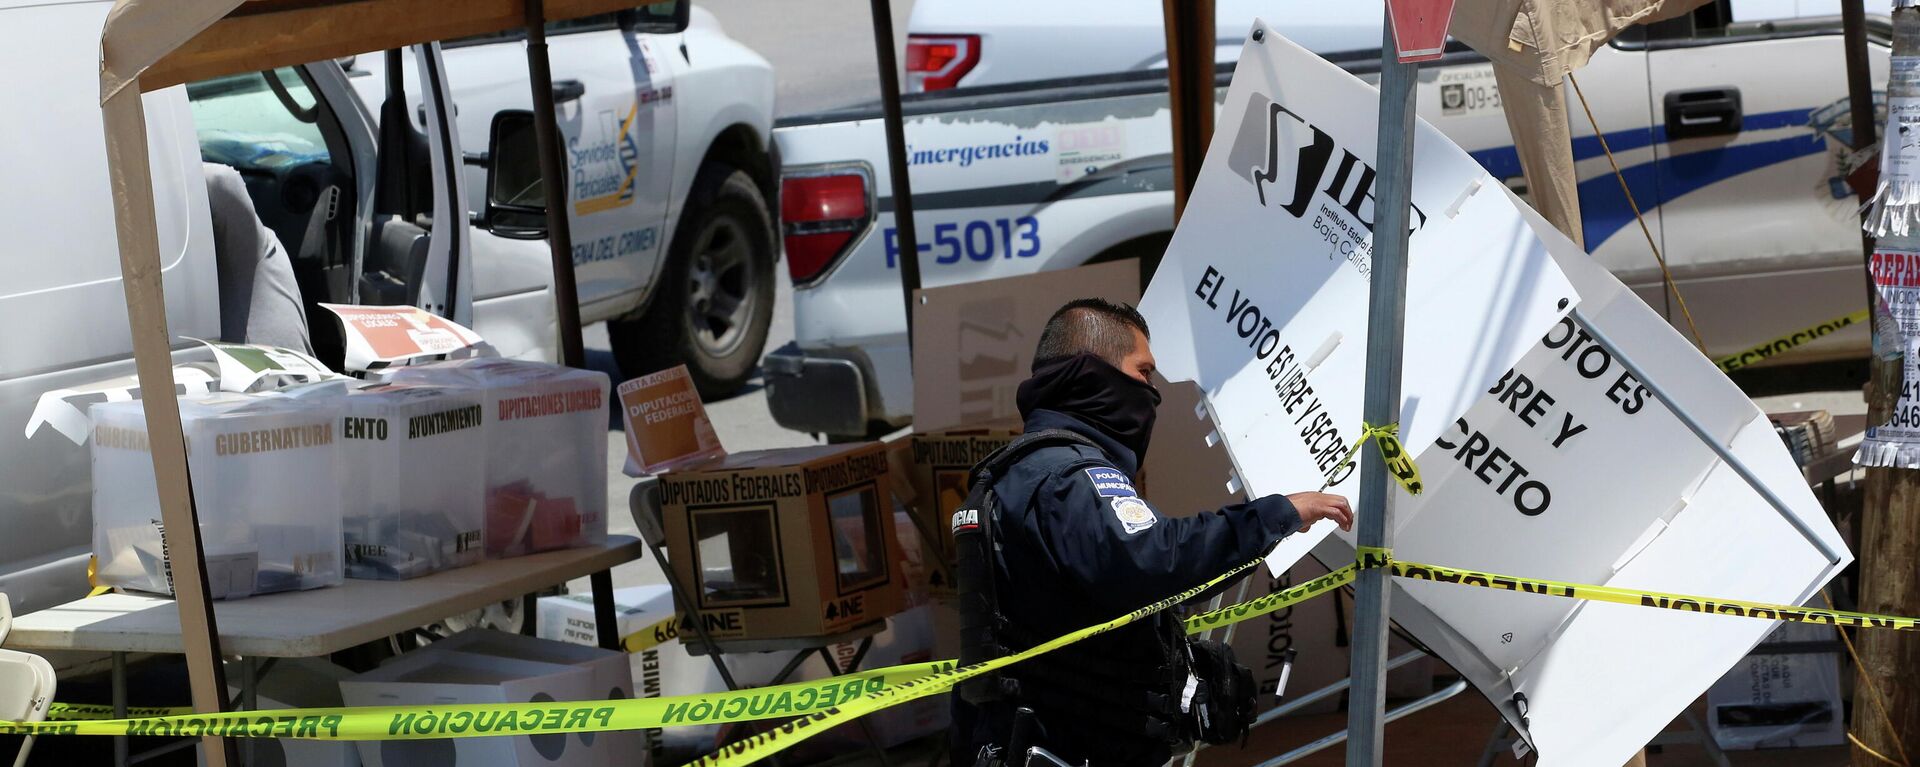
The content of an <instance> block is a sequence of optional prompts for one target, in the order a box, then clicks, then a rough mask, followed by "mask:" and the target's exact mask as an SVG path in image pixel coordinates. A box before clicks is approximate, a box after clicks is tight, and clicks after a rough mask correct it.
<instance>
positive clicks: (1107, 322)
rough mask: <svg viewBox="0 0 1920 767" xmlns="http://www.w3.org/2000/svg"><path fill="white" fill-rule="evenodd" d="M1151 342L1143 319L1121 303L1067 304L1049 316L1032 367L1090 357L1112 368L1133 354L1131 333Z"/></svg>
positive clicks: (1100, 300)
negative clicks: (1053, 361) (1075, 357)
mask: <svg viewBox="0 0 1920 767" xmlns="http://www.w3.org/2000/svg"><path fill="white" fill-rule="evenodd" d="M1135 330H1138V331H1140V335H1143V336H1146V337H1148V338H1152V337H1153V334H1152V333H1151V332H1149V331H1148V330H1147V319H1146V318H1145V317H1142V316H1140V312H1139V310H1137V309H1134V308H1133V307H1131V306H1128V305H1126V304H1124V303H1116V302H1113V301H1108V300H1106V299H1103V298H1081V299H1075V300H1073V301H1068V302H1067V305H1066V306H1062V307H1060V310H1059V311H1057V312H1054V313H1053V317H1052V318H1051V319H1049V320H1047V328H1046V329H1045V330H1042V331H1040V344H1039V345H1038V346H1036V347H1034V350H1033V364H1035V365H1041V364H1045V363H1047V362H1049V361H1052V360H1056V359H1059V358H1061V357H1071V356H1073V355H1075V354H1093V355H1094V356H1097V357H1099V358H1100V359H1103V360H1106V361H1107V362H1109V363H1112V364H1114V365H1119V364H1120V360H1122V359H1124V358H1125V357H1126V356H1127V355H1129V354H1132V353H1133V331H1135Z"/></svg>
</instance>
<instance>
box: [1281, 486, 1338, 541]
mask: <svg viewBox="0 0 1920 767" xmlns="http://www.w3.org/2000/svg"><path fill="white" fill-rule="evenodd" d="M1287 502H1289V503H1292V504H1293V510H1294V511H1297V512H1299V513H1300V530H1301V531H1302V532H1304V531H1306V530H1307V529H1308V528H1311V527H1313V523H1315V522H1318V521H1320V520H1323V519H1330V520H1333V523H1334V524H1336V525H1339V526H1340V529H1342V530H1348V531H1351V530H1353V507H1352V506H1350V505H1348V504H1347V499H1346V498H1345V497H1344V496H1338V495H1334V494H1332V493H1294V494H1293V495H1289V496H1287Z"/></svg>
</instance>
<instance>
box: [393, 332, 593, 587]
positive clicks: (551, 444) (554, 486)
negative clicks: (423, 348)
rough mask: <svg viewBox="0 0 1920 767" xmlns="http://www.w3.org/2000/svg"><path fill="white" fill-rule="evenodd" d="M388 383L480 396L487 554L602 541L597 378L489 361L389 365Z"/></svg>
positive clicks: (509, 361) (537, 365) (580, 372)
mask: <svg viewBox="0 0 1920 767" xmlns="http://www.w3.org/2000/svg"><path fill="white" fill-rule="evenodd" d="M389 380H391V381H393V382H395V383H414V384H431V385H439V386H453V387H460V388H467V389H478V390H481V391H482V392H483V393H484V396H485V397H486V402H485V405H486V413H485V415H486V424H485V425H484V426H483V427H482V428H483V429H484V430H485V440H486V444H487V460H486V475H485V484H486V508H487V522H486V547H487V556H489V557H501V556H507V557H512V556H519V555H521V554H529V553H533V552H536V551H549V550H553V549H564V548H569V547H573V546H588V545H592V544H596V543H600V542H601V541H604V540H606V538H607V392H608V389H609V388H610V386H611V384H610V382H609V381H608V379H607V375H606V374H605V373H600V372H596V371H592V370H575V369H572V368H567V367H562V366H559V365H549V364H546V363H541V362H525V361H521V360H512V359H503V358H498V357H489V358H475V359H464V360H454V361H450V362H438V363H434V364H430V365H415V366H408V367H402V368H397V369H395V370H394V371H393V372H392V374H391V375H390V376H389Z"/></svg>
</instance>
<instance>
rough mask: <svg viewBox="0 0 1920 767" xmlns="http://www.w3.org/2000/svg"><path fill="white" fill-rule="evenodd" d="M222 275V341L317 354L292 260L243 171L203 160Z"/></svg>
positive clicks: (216, 264) (216, 255) (219, 268)
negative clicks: (256, 205)
mask: <svg viewBox="0 0 1920 767" xmlns="http://www.w3.org/2000/svg"><path fill="white" fill-rule="evenodd" d="M201 170H202V172H203V174H204V175H205V177H206V182H207V206H208V210H209V211H210V213H211V216H212V219H213V254H214V262H215V267H216V271H217V272H218V273H219V279H220V340H223V341H228V342H232V343H249V344H270V345H273V346H279V347H283V348H287V349H294V350H297V351H300V352H303V353H307V354H311V353H313V343H312V340H311V337H310V336H309V334H308V332H307V313H306V308H305V305H304V304H303V303H302V302H301V299H300V285H299V283H298V282H296V281H295V280H294V275H293V263H292V259H291V258H290V257H289V255H288V254H287V251H286V249H285V248H284V247H282V246H281V244H280V238H279V237H277V236H275V235H274V233H273V230H271V229H268V228H267V226H266V225H265V224H263V223H261V221H260V217H259V216H258V215H257V214H255V213H254V207H253V199H252V198H251V197H249V196H248V195H247V185H246V182H245V181H243V180H242V179H241V178H240V173H239V171H236V170H234V169H233V168H230V167H227V166H225V165H219V164H216V163H202V164H201Z"/></svg>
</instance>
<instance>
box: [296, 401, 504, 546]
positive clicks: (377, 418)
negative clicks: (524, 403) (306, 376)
mask: <svg viewBox="0 0 1920 767" xmlns="http://www.w3.org/2000/svg"><path fill="white" fill-rule="evenodd" d="M319 401H320V402H321V403H322V404H325V405H330V406H334V407H338V408H340V409H341V410H342V411H344V412H343V415H341V417H340V419H339V421H340V464H341V473H342V475H343V477H344V481H343V482H342V483H341V485H340V488H341V492H342V494H343V495H344V496H345V502H344V504H343V505H344V508H345V510H346V511H345V514H346V518H345V520H343V522H342V526H343V528H344V532H345V534H346V555H345V556H346V563H347V577H349V578H369V579H375V580H401V579H405V578H414V577H418V576H421V575H426V574H428V573H434V572H439V571H441V570H448V569H452V568H455V567H465V566H467V565H470V564H473V563H475V562H478V561H480V556H481V527H482V525H483V524H484V523H485V521H486V514H485V510H486V506H485V504H486V487H485V486H484V485H482V484H481V483H479V482H475V481H473V472H474V469H475V468H477V467H480V466H485V465H486V461H487V444H486V441H485V439H484V428H483V427H484V425H485V423H486V418H485V415H484V413H485V406H484V405H483V404H482V402H483V398H482V397H481V395H480V393H479V392H476V391H473V390H471V389H452V388H447V387H442V386H416V385H408V384H388V385H380V386H369V387H366V388H361V389H356V390H353V391H350V392H346V393H344V394H343V395H342V396H340V397H337V398H333V399H325V400H319Z"/></svg>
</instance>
